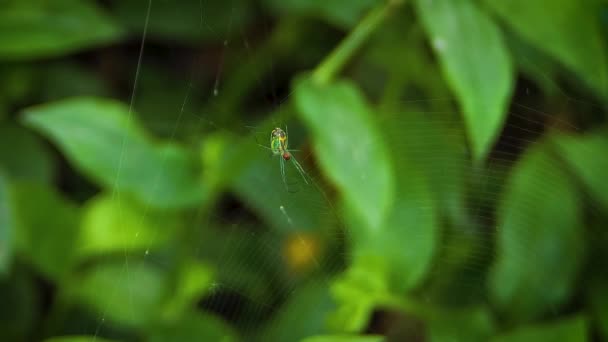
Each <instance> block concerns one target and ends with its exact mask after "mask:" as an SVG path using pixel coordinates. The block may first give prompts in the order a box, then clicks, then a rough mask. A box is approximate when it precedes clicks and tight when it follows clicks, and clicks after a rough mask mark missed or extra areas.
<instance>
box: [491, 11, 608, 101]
mask: <svg viewBox="0 0 608 342" xmlns="http://www.w3.org/2000/svg"><path fill="white" fill-rule="evenodd" d="M485 3H486V4H487V5H488V7H489V8H491V9H492V10H493V11H494V13H496V14H497V15H498V16H499V17H500V18H501V19H502V20H503V21H504V22H505V23H506V25H508V27H509V28H510V29H512V30H513V31H515V33H517V34H518V35H520V36H521V37H523V38H524V39H526V40H528V41H529V42H530V43H531V44H532V45H534V46H536V47H538V48H539V49H542V50H543V51H545V52H546V53H547V54H548V55H551V56H553V57H554V58H555V59H557V60H559V61H560V62H561V63H562V64H563V65H564V66H566V67H567V68H569V69H570V70H572V71H573V72H574V73H576V74H577V75H578V77H579V78H580V79H581V80H582V81H583V82H586V83H587V85H588V86H589V87H591V88H592V89H594V90H595V91H596V92H597V93H598V94H600V95H602V96H604V97H606V96H608V66H607V65H606V59H607V57H608V56H607V54H606V47H605V43H604V38H603V37H602V34H601V29H600V25H599V23H600V20H599V16H598V12H599V9H598V8H597V7H596V6H595V2H594V1H579V0H557V1H553V0H540V1H526V0H509V1H502V0H485Z"/></svg>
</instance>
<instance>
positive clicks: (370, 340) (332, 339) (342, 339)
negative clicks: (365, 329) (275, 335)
mask: <svg viewBox="0 0 608 342" xmlns="http://www.w3.org/2000/svg"><path fill="white" fill-rule="evenodd" d="M384 340H385V339H384V337H383V336H356V335H323V336H313V337H308V338H305V339H303V340H302V341H301V342H346V341H353V342H382V341H384Z"/></svg>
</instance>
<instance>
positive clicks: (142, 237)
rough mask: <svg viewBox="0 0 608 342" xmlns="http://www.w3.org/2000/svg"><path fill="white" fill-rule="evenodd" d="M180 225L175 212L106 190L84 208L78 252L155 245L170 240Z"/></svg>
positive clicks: (93, 253) (126, 249)
mask: <svg viewBox="0 0 608 342" xmlns="http://www.w3.org/2000/svg"><path fill="white" fill-rule="evenodd" d="M178 229H179V221H178V220H177V218H176V217H175V215H171V214H169V213H163V212H155V211H152V210H150V209H147V208H145V207H144V206H142V205H139V204H137V203H135V202H133V201H128V200H124V199H123V200H121V201H119V200H118V199H117V198H113V197H112V196H111V195H109V194H103V195H101V196H98V197H95V198H93V199H92V200H90V201H89V203H87V205H86V206H85V208H84V213H83V218H82V223H81V232H80V239H79V243H78V252H79V254H80V255H83V256H88V255H95V254H98V255H99V254H103V253H108V252H126V251H134V250H139V251H144V250H148V249H154V248H156V247H158V246H161V245H163V244H166V243H167V242H168V241H170V240H171V239H172V238H173V237H174V236H175V235H176V232H177V231H178Z"/></svg>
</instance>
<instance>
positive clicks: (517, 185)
mask: <svg viewBox="0 0 608 342" xmlns="http://www.w3.org/2000/svg"><path fill="white" fill-rule="evenodd" d="M545 147H546V146H543V145H539V146H533V147H532V148H530V149H529V150H528V151H527V152H526V153H525V154H524V156H523V157H522V159H521V160H520V161H519V162H518V163H517V164H516V166H515V168H514V170H513V173H512V175H511V177H510V179H509V181H508V184H507V188H506V192H505V193H504V195H503V198H502V201H501V203H500V205H499V207H498V214H497V215H498V223H497V228H496V230H497V239H498V241H497V252H496V253H497V255H496V259H495V261H494V263H493V265H492V270H491V275H490V293H491V298H492V299H493V301H494V303H495V304H496V305H497V306H498V307H499V308H500V309H501V310H502V311H503V312H505V313H506V314H507V315H509V317H510V318H512V319H516V320H518V321H526V320H529V319H532V318H535V317H538V316H540V315H542V314H543V313H545V312H547V311H548V310H555V308H556V307H559V306H560V305H561V304H563V303H564V302H565V301H566V300H568V298H569V297H570V294H571V292H572V290H573V287H574V285H575V281H576V279H577V276H578V273H579V270H580V268H581V265H582V262H583V256H584V255H583V254H584V245H583V230H582V229H581V225H582V217H581V211H580V208H579V204H580V199H579V197H578V193H577V191H576V187H575V186H574V184H572V183H571V182H570V179H569V178H568V174H567V173H566V172H565V171H564V170H563V168H562V167H561V165H559V163H558V162H557V161H556V160H555V159H554V158H553V157H552V156H551V155H549V154H548V153H547V149H546V148H545Z"/></svg>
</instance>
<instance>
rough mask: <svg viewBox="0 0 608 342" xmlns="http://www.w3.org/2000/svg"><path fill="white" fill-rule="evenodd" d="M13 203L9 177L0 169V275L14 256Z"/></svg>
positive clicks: (5, 270) (4, 271)
mask: <svg viewBox="0 0 608 342" xmlns="http://www.w3.org/2000/svg"><path fill="white" fill-rule="evenodd" d="M11 204H12V202H11V201H10V189H9V184H8V181H7V177H6V176H5V175H4V172H3V171H2V170H0V277H1V276H3V275H4V274H5V273H6V272H7V269H8V267H9V265H10V261H11V257H12V249H13V228H14V223H13V220H14V218H13V212H12V210H11V207H10V205H11Z"/></svg>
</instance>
